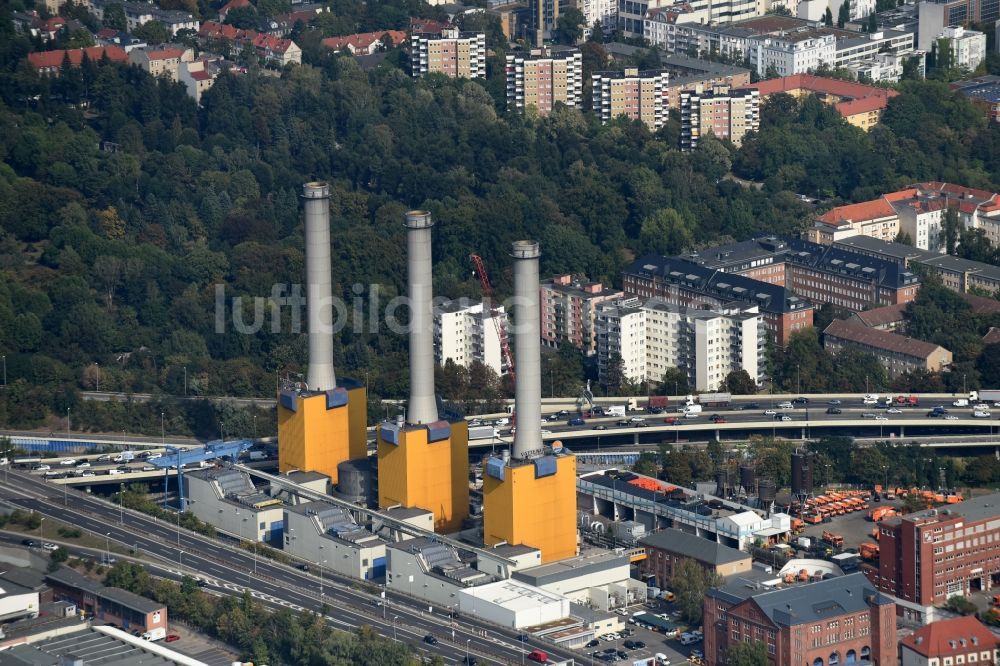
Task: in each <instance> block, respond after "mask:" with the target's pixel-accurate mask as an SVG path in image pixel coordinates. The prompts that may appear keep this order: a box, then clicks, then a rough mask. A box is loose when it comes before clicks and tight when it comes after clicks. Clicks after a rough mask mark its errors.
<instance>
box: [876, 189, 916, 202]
mask: <svg viewBox="0 0 1000 666" xmlns="http://www.w3.org/2000/svg"><path fill="white" fill-rule="evenodd" d="M882 196H883V197H884V198H885V199H886V200H888V201H902V200H903V199H912V198H913V197H915V196H917V189H916V188H915V187H911V188H909V189H906V190H899V191H898V192H889V193H888V194H884V195H882Z"/></svg>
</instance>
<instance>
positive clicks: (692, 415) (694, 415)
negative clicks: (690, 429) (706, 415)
mask: <svg viewBox="0 0 1000 666" xmlns="http://www.w3.org/2000/svg"><path fill="white" fill-rule="evenodd" d="M699 416H701V414H699V413H698V412H684V418H686V419H696V418H698V417H699ZM636 425H646V424H645V423H639V424H636Z"/></svg>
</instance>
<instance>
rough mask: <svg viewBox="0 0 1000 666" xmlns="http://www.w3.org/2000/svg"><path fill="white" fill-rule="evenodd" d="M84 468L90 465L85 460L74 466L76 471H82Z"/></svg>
mask: <svg viewBox="0 0 1000 666" xmlns="http://www.w3.org/2000/svg"><path fill="white" fill-rule="evenodd" d="M84 467H90V463H89V462H87V461H86V460H81V461H80V462H78V463H77V464H76V468H77V469H82V468H84Z"/></svg>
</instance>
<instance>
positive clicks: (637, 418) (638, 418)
mask: <svg viewBox="0 0 1000 666" xmlns="http://www.w3.org/2000/svg"><path fill="white" fill-rule="evenodd" d="M628 421H629V423H645V422H646V419H644V418H642V417H641V416H633V417H632V418H630V419H629V420H628Z"/></svg>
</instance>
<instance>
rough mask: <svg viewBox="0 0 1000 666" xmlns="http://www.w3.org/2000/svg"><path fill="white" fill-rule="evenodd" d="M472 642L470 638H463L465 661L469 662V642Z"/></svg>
mask: <svg viewBox="0 0 1000 666" xmlns="http://www.w3.org/2000/svg"><path fill="white" fill-rule="evenodd" d="M471 642H472V639H471V638H466V639H465V663H469V643H471Z"/></svg>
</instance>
